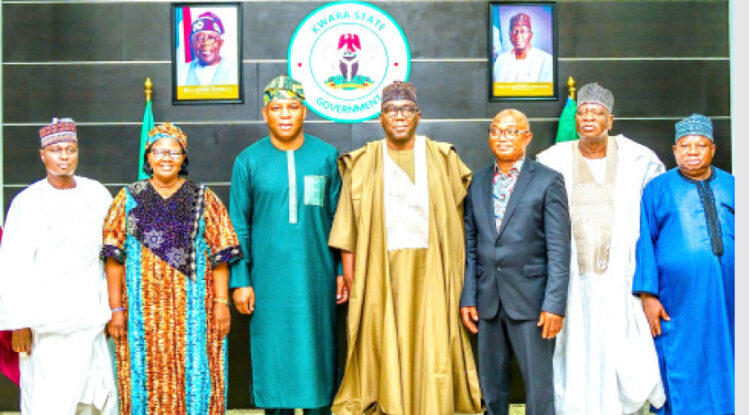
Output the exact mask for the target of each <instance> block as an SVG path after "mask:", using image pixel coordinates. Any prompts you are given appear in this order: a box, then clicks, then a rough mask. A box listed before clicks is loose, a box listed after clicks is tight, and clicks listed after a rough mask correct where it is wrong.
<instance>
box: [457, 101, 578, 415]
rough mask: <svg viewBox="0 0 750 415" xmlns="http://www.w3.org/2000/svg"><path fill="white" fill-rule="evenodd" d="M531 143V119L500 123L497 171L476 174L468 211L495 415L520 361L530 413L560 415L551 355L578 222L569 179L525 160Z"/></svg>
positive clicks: (474, 296) (475, 313)
mask: <svg viewBox="0 0 750 415" xmlns="http://www.w3.org/2000/svg"><path fill="white" fill-rule="evenodd" d="M532 137H533V134H532V133H531V130H530V128H529V121H528V119H527V117H526V115H524V114H523V113H522V112H520V111H518V110H515V109H507V110H504V111H502V112H500V113H498V114H497V115H496V116H495V118H494V119H493V120H492V124H491V125H490V129H489V145H490V149H491V150H492V152H493V153H494V155H495V161H494V162H493V163H492V164H490V165H489V166H487V167H485V168H484V169H482V170H479V171H478V172H477V173H476V175H475V176H474V180H472V183H471V187H470V188H469V191H468V195H467V196H466V199H465V201H464V225H465V231H466V274H465V278H464V287H463V292H462V294H461V319H462V321H463V324H464V325H465V326H466V328H467V329H468V330H469V331H471V332H472V333H475V334H477V335H478V339H477V340H478V341H477V343H478V351H479V381H480V386H481V389H482V395H483V396H484V400H485V404H486V405H487V413H488V414H490V415H497V414H502V415H506V414H507V413H508V407H509V402H508V398H509V395H510V362H511V356H512V355H515V356H516V358H517V360H518V363H519V365H520V368H521V374H522V376H523V381H524V386H525V390H526V413H527V414H529V415H554V413H555V410H554V389H553V378H552V355H553V352H554V348H555V342H554V338H555V336H556V335H557V333H559V331H560V329H561V328H562V322H563V314H564V312H565V305H566V298H567V290H568V275H569V266H570V216H569V213H568V200H567V195H566V191H565V183H564V181H563V177H562V175H561V174H560V173H557V172H556V171H554V170H552V169H550V168H548V167H545V166H543V165H541V164H539V163H537V162H535V161H533V160H530V159H528V158H527V157H526V148H527V146H528V145H529V143H530V142H531V139H532Z"/></svg>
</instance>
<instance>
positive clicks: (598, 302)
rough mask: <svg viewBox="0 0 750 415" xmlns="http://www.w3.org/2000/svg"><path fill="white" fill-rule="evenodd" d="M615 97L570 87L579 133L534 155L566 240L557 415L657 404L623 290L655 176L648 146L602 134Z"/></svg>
mask: <svg viewBox="0 0 750 415" xmlns="http://www.w3.org/2000/svg"><path fill="white" fill-rule="evenodd" d="M613 105H614V96H613V95H612V92H610V91H609V90H607V89H605V88H602V87H601V86H599V85H598V84H588V85H584V86H583V87H582V88H581V90H580V91H579V93H578V108H577V111H576V116H575V118H576V129H577V130H578V136H579V139H578V140H575V141H568V142H563V143H558V144H555V145H554V146H552V147H551V148H549V149H547V150H545V151H543V152H541V153H540V154H539V155H537V160H538V161H539V162H541V163H542V164H545V165H547V166H549V167H552V168H553V169H555V170H557V171H559V172H560V173H562V175H563V176H564V177H565V185H566V188H567V191H568V201H569V204H570V219H571V231H572V236H573V243H572V244H571V264H570V286H569V288H568V303H567V311H566V313H565V314H566V316H567V318H566V319H565V322H564V324H563V328H562V331H561V332H560V335H559V336H558V340H557V344H556V347H555V356H554V359H553V363H554V374H555V410H556V411H557V414H561V415H566V414H575V415H603V414H606V415H613V414H630V413H634V412H636V411H638V410H639V409H640V408H641V407H642V406H643V405H644V404H645V403H646V402H647V401H648V402H651V404H652V405H653V406H655V407H660V406H661V405H662V404H663V403H664V390H663V387H662V383H661V378H660V376H659V364H658V361H657V356H656V350H655V348H654V342H653V339H652V337H651V334H650V331H649V327H648V322H647V321H646V317H645V315H644V313H643V308H642V307H641V303H640V299H639V298H637V297H635V296H633V295H632V294H631V285H632V282H633V273H634V271H635V246H636V242H637V240H638V236H639V229H640V228H639V223H640V200H641V193H642V191H643V187H644V186H646V184H647V183H648V182H649V181H650V180H651V179H652V178H654V177H656V176H657V175H659V174H661V173H662V172H664V165H663V164H662V162H661V161H659V158H658V157H657V156H656V154H654V152H653V151H651V150H650V149H648V148H646V147H645V146H643V145H641V144H638V143H636V142H634V141H632V140H630V139H628V138H626V137H625V136H623V135H617V136H615V137H611V136H609V131H610V130H611V129H612V123H613V121H614V116H613V115H612V107H613Z"/></svg>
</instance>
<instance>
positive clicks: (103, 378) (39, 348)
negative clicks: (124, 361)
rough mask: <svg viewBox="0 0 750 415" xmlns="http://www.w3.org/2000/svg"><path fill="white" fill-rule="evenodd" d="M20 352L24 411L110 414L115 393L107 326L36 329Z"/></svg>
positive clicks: (47, 414)
mask: <svg viewBox="0 0 750 415" xmlns="http://www.w3.org/2000/svg"><path fill="white" fill-rule="evenodd" d="M32 337H33V338H32V342H33V343H32V346H31V354H30V355H26V354H25V353H22V354H21V355H20V357H19V369H20V372H21V380H20V386H21V413H22V414H23V415H112V414H116V412H117V395H116V386H115V380H114V374H113V373H112V358H111V355H110V353H109V349H108V348H107V342H106V339H105V337H104V331H103V328H96V329H89V330H84V331H77V332H74V333H66V334H56V333H39V332H36V331H33V330H32Z"/></svg>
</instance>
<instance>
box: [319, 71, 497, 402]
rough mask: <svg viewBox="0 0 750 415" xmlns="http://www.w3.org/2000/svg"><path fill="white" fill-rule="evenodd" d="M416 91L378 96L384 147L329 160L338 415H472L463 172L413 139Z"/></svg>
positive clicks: (439, 151)
mask: <svg viewBox="0 0 750 415" xmlns="http://www.w3.org/2000/svg"><path fill="white" fill-rule="evenodd" d="M420 115H421V114H420V112H419V107H418V106H417V94H416V91H415V89H414V86H413V85H412V84H410V83H408V82H400V81H396V82H394V83H393V84H391V85H388V86H387V87H385V88H384V89H383V97H382V110H381V113H380V123H381V125H382V127H383V130H385V135H386V138H385V139H384V140H378V141H373V142H370V143H367V144H366V145H365V146H364V147H362V148H360V149H358V150H355V151H352V152H350V153H347V154H344V155H343V156H341V157H340V158H339V169H340V171H341V176H342V191H341V196H340V199H339V205H338V210H337V211H336V217H335V219H334V222H333V228H332V229H331V235H330V238H329V241H328V243H329V245H330V246H332V247H335V248H339V249H341V250H342V261H343V264H344V280H345V282H346V284H347V286H348V287H350V292H351V297H350V300H349V301H350V303H349V315H348V320H347V337H348V349H347V355H346V366H345V372H344V378H343V381H342V384H341V387H340V389H339V391H338V393H337V395H336V398H335V399H334V403H333V407H332V410H333V412H334V413H336V414H337V415H360V414H362V413H366V414H399V415H453V414H454V413H455V412H464V413H477V412H481V410H482V408H481V393H480V390H479V380H478V378H477V370H476V367H475V364H474V358H473V357H472V352H471V347H470V346H469V339H468V336H467V333H466V332H465V331H464V329H463V327H462V326H461V320H460V318H459V299H460V295H461V288H462V285H463V275H464V265H465V255H464V233H463V219H462V210H463V205H462V203H463V199H464V196H466V189H467V188H468V186H469V182H470V180H471V171H470V170H469V169H468V168H467V167H466V166H465V165H464V164H463V162H462V161H461V160H460V159H459V157H458V155H457V154H456V151H455V149H454V148H453V147H452V146H451V145H450V144H448V143H438V142H435V141H432V140H430V139H428V138H427V137H424V136H418V135H416V134H415V130H416V127H417V124H419V118H420Z"/></svg>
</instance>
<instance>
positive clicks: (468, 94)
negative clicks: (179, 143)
mask: <svg viewBox="0 0 750 415" xmlns="http://www.w3.org/2000/svg"><path fill="white" fill-rule="evenodd" d="M559 70H560V73H561V74H569V75H572V76H573V77H575V78H576V79H577V80H578V82H579V85H582V84H584V83H587V82H594V81H596V82H599V83H601V84H602V85H604V86H605V87H607V88H609V89H611V90H612V92H613V93H614V95H615V106H614V114H615V115H616V116H619V117H654V116H661V117H665V116H668V117H681V116H687V115H689V114H690V113H693V112H701V113H705V114H707V115H711V116H721V115H726V114H729V89H728V84H729V65H728V62H726V61H657V62H649V63H644V62H632V61H624V62H622V61H605V62H595V63H592V62H586V61H573V62H571V61H565V62H560V64H559ZM244 72H245V96H246V103H245V104H244V105H232V104H223V105H215V106H201V105H172V104H171V93H170V88H171V81H170V79H171V75H170V71H169V66H168V65H163V64H162V65H154V64H132V65H127V67H125V68H123V67H122V66H118V65H66V66H52V65H44V66H26V65H11V66H7V67H5V70H4V73H5V76H4V84H3V85H4V90H5V91H7V92H6V93H5V94H4V109H5V120H6V122H35V123H42V122H49V117H50V116H52V115H54V114H58V113H61V112H64V113H65V114H67V115H70V116H72V117H73V118H74V119H75V120H77V121H84V122H86V121H89V122H90V121H138V120H140V118H141V116H142V114H143V87H142V85H143V81H144V79H145V77H146V76H149V77H151V79H152V81H153V82H154V84H155V88H154V91H155V95H154V107H153V110H154V115H155V117H156V118H157V120H173V121H208V120H227V121H231V120H262V117H261V104H262V103H261V98H260V95H261V92H262V89H263V87H264V86H265V84H266V83H267V82H268V81H270V80H271V79H273V77H275V76H276V75H278V74H281V73H285V72H286V66H285V64H282V63H270V64H255V63H248V64H245V65H244ZM459 74H460V75H459ZM657 75H658V76H657ZM487 76H488V75H487V65H486V64H485V63H483V62H415V63H413V64H412V72H411V77H410V80H411V81H412V82H413V83H414V84H415V85H416V86H417V89H418V92H419V103H420V107H421V110H422V114H423V117H425V118H429V119H434V118H439V119H460V118H469V119H471V118H491V117H492V116H494V115H495V114H496V113H497V112H498V111H500V110H502V109H504V108H508V107H514V108H518V109H519V110H521V111H523V112H524V113H526V114H527V115H528V116H529V117H534V118H540V117H541V118H550V117H558V116H559V115H560V110H561V107H562V105H563V104H564V100H560V101H559V102H557V101H542V102H534V101H525V102H488V100H487V88H488V83H487ZM558 90H559V94H560V95H561V96H563V97H564V96H565V95H567V92H566V91H567V87H566V86H565V85H564V83H561V84H560V85H559V86H558ZM309 115H310V117H309V119H320V118H319V117H317V116H316V115H315V114H314V113H313V112H312V111H309Z"/></svg>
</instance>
